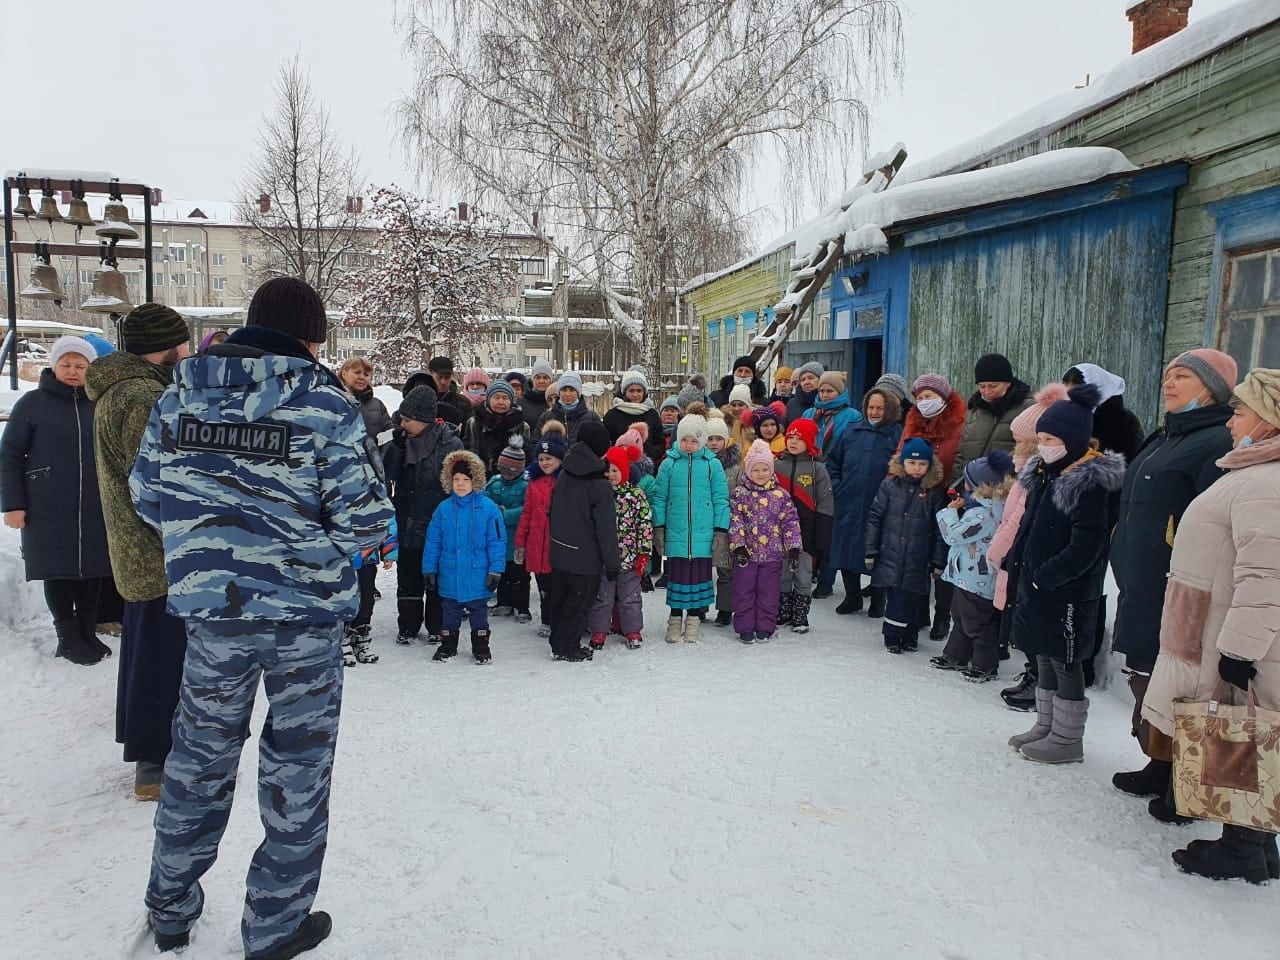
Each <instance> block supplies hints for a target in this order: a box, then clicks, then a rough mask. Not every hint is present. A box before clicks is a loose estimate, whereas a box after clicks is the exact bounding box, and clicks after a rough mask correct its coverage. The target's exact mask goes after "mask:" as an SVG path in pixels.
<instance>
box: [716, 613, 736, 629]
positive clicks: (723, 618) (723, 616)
mask: <svg viewBox="0 0 1280 960" xmlns="http://www.w3.org/2000/svg"><path fill="white" fill-rule="evenodd" d="M731 623H733V611H732V610H717V611H716V626H717V627H727V626H729V624H731Z"/></svg>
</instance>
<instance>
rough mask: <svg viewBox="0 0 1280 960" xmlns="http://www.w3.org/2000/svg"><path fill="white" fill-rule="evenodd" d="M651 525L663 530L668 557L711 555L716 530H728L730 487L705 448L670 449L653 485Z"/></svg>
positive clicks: (713, 456) (714, 456)
mask: <svg viewBox="0 0 1280 960" xmlns="http://www.w3.org/2000/svg"><path fill="white" fill-rule="evenodd" d="M652 502H653V525H654V526H655V527H663V528H665V537H666V540H665V544H666V546H665V551H666V556H668V557H684V558H686V559H690V560H692V559H693V558H695V557H710V556H711V540H712V538H713V537H714V535H715V531H717V530H728V529H729V485H728V483H727V482H726V481H725V477H724V467H722V466H720V461H719V460H718V459H717V458H716V455H715V454H714V453H712V452H711V451H710V450H708V449H707V448H706V447H701V448H699V449H698V450H697V451H696V452H694V453H685V452H684V451H682V450H681V449H680V448H679V447H672V448H671V449H670V450H669V451H668V452H667V456H666V458H665V459H664V460H663V461H662V466H660V467H659V468H658V477H657V482H656V483H654V485H653V497H652Z"/></svg>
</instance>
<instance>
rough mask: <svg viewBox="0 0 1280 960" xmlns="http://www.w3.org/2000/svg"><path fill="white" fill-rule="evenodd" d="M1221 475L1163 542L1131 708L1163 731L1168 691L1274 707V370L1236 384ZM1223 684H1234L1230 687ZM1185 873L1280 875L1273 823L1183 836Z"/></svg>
mask: <svg viewBox="0 0 1280 960" xmlns="http://www.w3.org/2000/svg"><path fill="white" fill-rule="evenodd" d="M1232 407H1233V408H1234V415H1233V416H1232V418H1231V420H1230V423H1229V424H1228V427H1229V429H1230V431H1231V437H1232V440H1233V441H1234V443H1235V449H1233V450H1230V451H1228V452H1227V453H1226V454H1225V455H1223V456H1222V457H1221V458H1219V460H1218V461H1217V464H1218V466H1219V467H1221V468H1222V469H1224V470H1225V471H1226V475H1225V476H1223V477H1222V479H1220V480H1218V482H1217V483H1215V484H1214V485H1213V489H1212V490H1211V491H1209V492H1207V493H1204V494H1202V495H1201V496H1199V497H1196V499H1195V500H1194V501H1192V503H1191V504H1190V506H1188V507H1187V509H1186V512H1185V513H1184V514H1183V517H1182V532H1181V533H1179V534H1178V538H1177V540H1176V541H1175V543H1174V546H1173V556H1172V558H1171V560H1170V564H1169V580H1168V589H1167V596H1166V599H1165V605H1164V616H1163V619H1162V623H1161V630H1160V654H1159V657H1158V658H1157V660H1156V666H1155V672H1154V673H1152V675H1151V685H1150V687H1149V689H1148V690H1147V695H1146V698H1145V700H1146V702H1145V704H1144V705H1143V709H1142V715H1143V719H1144V721H1145V722H1147V723H1149V724H1151V725H1152V726H1153V727H1154V728H1156V729H1157V730H1159V731H1160V732H1161V733H1162V734H1164V735H1165V736H1168V737H1172V735H1173V705H1174V703H1175V702H1176V701H1177V700H1179V699H1187V700H1191V701H1193V702H1204V701H1206V700H1209V699H1211V698H1218V697H1221V698H1224V699H1225V698H1226V697H1227V696H1228V691H1230V695H1231V696H1232V697H1233V698H1234V701H1235V702H1236V703H1243V702H1244V697H1245V694H1246V693H1252V694H1253V696H1254V697H1255V698H1256V699H1257V703H1258V707H1259V708H1260V709H1263V710H1280V643H1277V642H1276V636H1277V634H1280V549H1277V547H1276V539H1275V532H1276V530H1277V529H1280V370H1253V371H1251V372H1250V373H1249V375H1248V376H1246V377H1245V378H1244V382H1243V383H1241V384H1240V386H1238V387H1236V389H1235V400H1234V401H1233V402H1232ZM1232 688H1235V689H1234V690H1233V689H1232ZM1173 860H1174V862H1175V863H1176V864H1177V865H1178V866H1179V867H1181V868H1182V869H1183V870H1185V871H1186V872H1187V873H1194V874H1198V875H1199V876H1203V877H1209V878H1212V879H1214V880H1230V879H1237V878H1239V879H1244V880H1248V881H1249V882H1250V883H1263V882H1265V881H1266V880H1267V879H1272V880H1277V879H1280V853H1277V850H1276V838H1275V835H1274V834H1271V833H1265V832H1263V831H1260V830H1250V829H1247V828H1244V827H1237V826H1233V825H1230V824H1227V825H1224V826H1223V828H1222V838H1221V839H1219V840H1193V841H1192V842H1191V843H1190V844H1189V845H1188V846H1187V848H1186V849H1185V850H1179V851H1177V852H1176V853H1174V855H1173Z"/></svg>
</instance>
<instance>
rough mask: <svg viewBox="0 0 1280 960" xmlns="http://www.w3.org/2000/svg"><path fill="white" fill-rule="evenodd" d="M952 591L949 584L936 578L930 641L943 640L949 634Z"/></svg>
mask: <svg viewBox="0 0 1280 960" xmlns="http://www.w3.org/2000/svg"><path fill="white" fill-rule="evenodd" d="M952 593H954V589H953V587H952V586H951V584H950V583H948V582H947V581H946V580H943V579H942V578H941V577H938V578H937V579H936V580H934V581H933V626H932V627H931V628H930V629H929V639H930V640H945V639H947V636H948V635H949V634H950V633H951V595H952Z"/></svg>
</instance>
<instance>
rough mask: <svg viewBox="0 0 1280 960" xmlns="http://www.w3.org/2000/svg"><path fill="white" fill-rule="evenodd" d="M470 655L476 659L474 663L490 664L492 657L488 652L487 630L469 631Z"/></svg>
mask: <svg viewBox="0 0 1280 960" xmlns="http://www.w3.org/2000/svg"><path fill="white" fill-rule="evenodd" d="M471 655H472V656H473V657H475V658H476V663H490V662H492V660H493V655H492V654H491V653H490V652H489V631H488V630H472V631H471Z"/></svg>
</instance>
